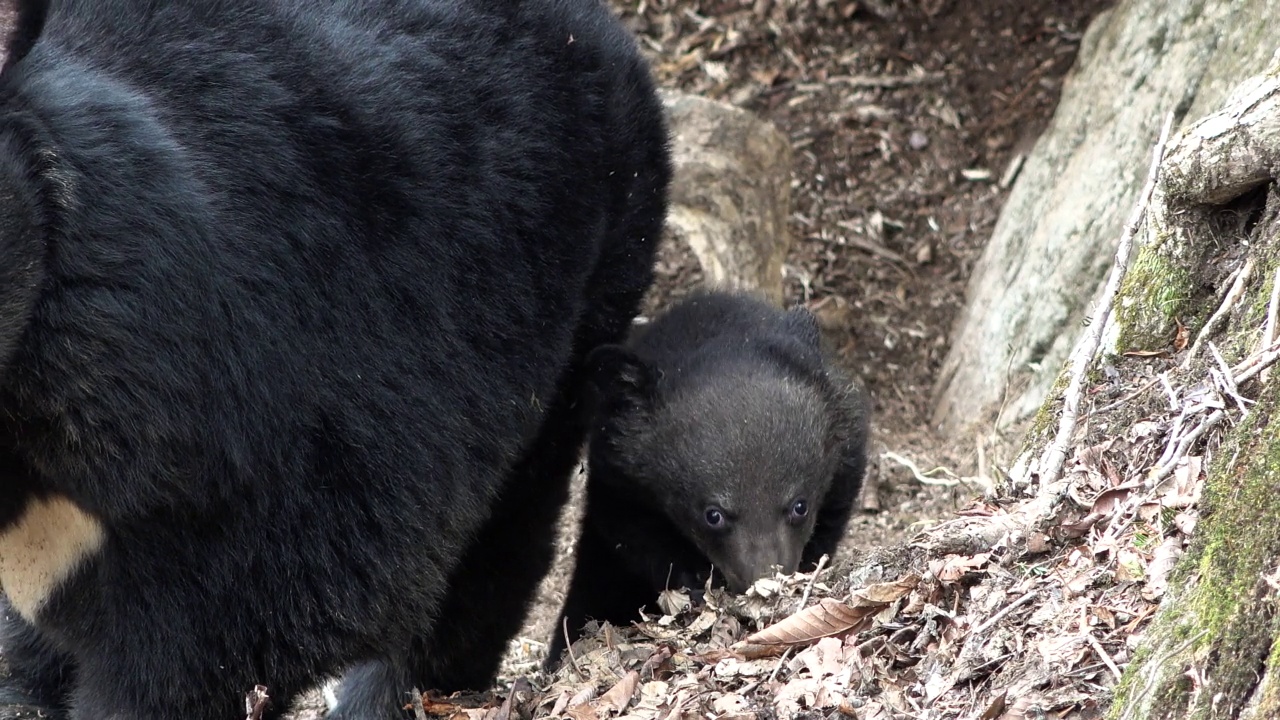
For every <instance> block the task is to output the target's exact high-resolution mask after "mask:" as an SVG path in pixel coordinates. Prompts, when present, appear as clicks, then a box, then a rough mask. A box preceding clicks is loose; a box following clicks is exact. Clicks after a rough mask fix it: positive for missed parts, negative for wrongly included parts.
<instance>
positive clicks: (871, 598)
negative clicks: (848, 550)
mask: <svg viewBox="0 0 1280 720" xmlns="http://www.w3.org/2000/svg"><path fill="white" fill-rule="evenodd" d="M919 581H920V578H919V577H918V576H914V575H913V576H909V577H907V578H904V579H903V580H898V581H895V582H888V583H878V584H876V585H871V586H869V587H866V588H864V589H862V590H859V591H857V592H854V593H853V595H852V597H851V598H850V600H849V602H848V603H842V602H840V601H838V600H835V599H833V598H823V599H821V600H819V601H818V603H817V604H816V605H811V606H809V607H807V608H805V609H804V610H801V611H800V612H797V613H795V614H793V615H791V616H789V617H786V618H784V619H783V620H781V621H779V622H777V623H774V624H773V625H770V626H769V627H767V628H765V629H764V630H761V631H760V632H757V633H754V634H752V635H751V636H750V637H748V638H747V639H746V640H745V641H744V644H745V645H803V644H805V643H809V642H813V641H814V640H817V639H819V638H824V637H830V636H832V635H839V634H841V633H846V632H850V631H854V632H856V631H858V630H862V629H866V628H868V627H870V626H871V623H872V618H873V616H874V615H875V614H876V613H878V612H880V611H881V610H883V609H884V608H885V607H887V606H888V605H889V604H890V603H892V602H894V601H896V600H898V599H899V598H901V597H902V596H904V595H906V594H907V593H909V592H911V590H912V589H913V588H914V587H915V586H916V585H917V584H918V583H919ZM735 649H738V650H739V652H742V650H741V648H740V647H739V646H735Z"/></svg>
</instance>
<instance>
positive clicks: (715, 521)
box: [703, 506, 725, 530]
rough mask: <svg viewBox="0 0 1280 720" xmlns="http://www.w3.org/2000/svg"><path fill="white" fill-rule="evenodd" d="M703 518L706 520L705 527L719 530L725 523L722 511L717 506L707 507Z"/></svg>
mask: <svg viewBox="0 0 1280 720" xmlns="http://www.w3.org/2000/svg"><path fill="white" fill-rule="evenodd" d="M703 519H705V520H706V521H707V527H709V528H711V529H713V530H719V529H721V528H723V527H724V525H725V519H724V511H723V510H721V509H720V508H718V507H714V506H713V507H709V508H707V512H706V514H704V515H703Z"/></svg>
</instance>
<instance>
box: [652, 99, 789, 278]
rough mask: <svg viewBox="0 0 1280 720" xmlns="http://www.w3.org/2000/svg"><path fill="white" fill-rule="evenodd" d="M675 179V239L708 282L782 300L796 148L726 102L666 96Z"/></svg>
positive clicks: (670, 222) (670, 221) (671, 219)
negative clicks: (793, 154) (792, 148)
mask: <svg viewBox="0 0 1280 720" xmlns="http://www.w3.org/2000/svg"><path fill="white" fill-rule="evenodd" d="M664 101H665V104H666V107H667V112H668V118H669V122H670V130H671V136H672V155H673V161H674V164H675V176H674V177H673V178H672V186H671V208H670V211H669V212H668V214H667V230H668V238H666V240H665V241H667V242H675V243H681V244H683V245H684V246H686V247H688V248H689V250H691V251H692V253H693V254H694V256H696V257H697V259H698V263H699V265H700V266H701V268H702V275H703V278H704V282H705V283H706V284H707V285H713V286H717V287H727V288H736V289H752V290H760V291H761V292H763V293H764V294H765V295H766V296H767V297H769V298H770V299H771V300H773V301H774V302H777V303H780V302H781V301H782V261H783V259H784V258H785V256H786V254H787V250H788V249H789V248H790V245H791V238H790V236H789V234H788V230H787V219H788V216H789V215H790V213H791V146H790V143H789V142H788V141H787V138H786V137H785V136H784V135H783V134H782V133H781V132H779V131H778V129H777V128H776V127H774V125H773V124H771V123H769V122H768V121H766V120H764V119H763V118H761V117H759V116H757V115H755V114H753V113H751V112H748V111H746V110H743V109H741V108H738V107H735V106H733V105H729V104H726V103H722V102H717V101H714V100H708V99H706V98H701V97H697V96H693V95H686V94H683V93H675V92H672V93H668V94H666V95H665V96H664Z"/></svg>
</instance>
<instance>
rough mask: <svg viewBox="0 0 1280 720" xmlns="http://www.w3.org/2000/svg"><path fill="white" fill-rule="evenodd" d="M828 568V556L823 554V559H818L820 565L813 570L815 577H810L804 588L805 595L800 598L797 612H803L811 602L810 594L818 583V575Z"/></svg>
mask: <svg viewBox="0 0 1280 720" xmlns="http://www.w3.org/2000/svg"><path fill="white" fill-rule="evenodd" d="M826 566H827V554H826V553H823V554H822V557H820V558H818V564H817V565H815V566H814V568H813V575H810V576H809V583H808V584H807V585H805V586H804V594H803V595H801V596H800V607H798V608H796V612H800V611H801V610H803V609H804V606H805V604H806V603H808V602H809V593H811V592H813V584H814V583H815V582H817V581H818V573H820V572H822V570H823V568H825V567H826Z"/></svg>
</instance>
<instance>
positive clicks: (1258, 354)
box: [1231, 340, 1280, 385]
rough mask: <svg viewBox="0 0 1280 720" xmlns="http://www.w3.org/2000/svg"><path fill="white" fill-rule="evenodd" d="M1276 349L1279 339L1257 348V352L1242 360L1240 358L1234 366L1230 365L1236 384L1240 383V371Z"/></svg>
mask: <svg viewBox="0 0 1280 720" xmlns="http://www.w3.org/2000/svg"><path fill="white" fill-rule="evenodd" d="M1277 350H1280V340H1277V341H1276V342H1273V343H1271V344H1270V345H1267V346H1266V347H1263V348H1261V349H1259V350H1258V351H1257V352H1255V353H1254V354H1252V355H1250V356H1249V357H1247V358H1245V359H1244V360H1241V361H1240V362H1239V363H1237V364H1236V365H1235V366H1234V367H1232V368H1231V374H1232V375H1235V376H1236V378H1237V379H1236V384H1237V385H1238V384H1240V380H1239V377H1240V373H1242V372H1244V371H1245V370H1248V369H1249V368H1251V367H1253V366H1254V365H1257V364H1258V363H1259V362H1260V361H1261V360H1262V359H1263V358H1265V357H1266V356H1267V354H1268V353H1272V352H1275V351H1277Z"/></svg>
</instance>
